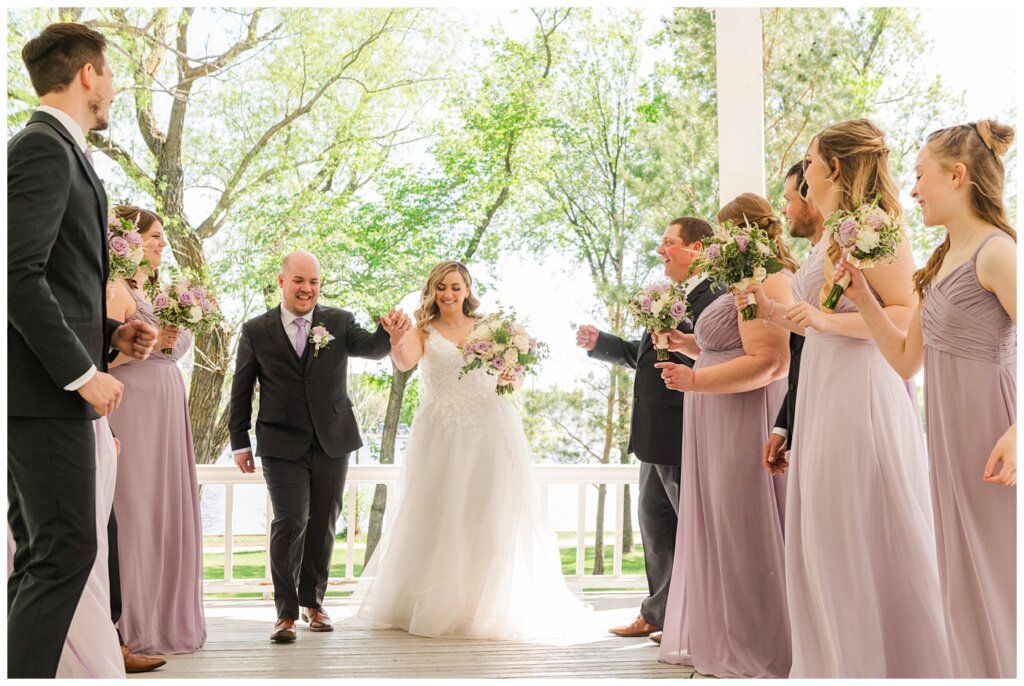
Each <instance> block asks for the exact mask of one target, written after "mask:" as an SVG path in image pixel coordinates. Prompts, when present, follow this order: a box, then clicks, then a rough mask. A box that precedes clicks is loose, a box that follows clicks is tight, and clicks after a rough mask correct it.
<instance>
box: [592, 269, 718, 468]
mask: <svg viewBox="0 0 1024 686" xmlns="http://www.w3.org/2000/svg"><path fill="white" fill-rule="evenodd" d="M725 292H726V289H724V288H713V287H712V286H711V283H710V282H709V281H708V280H707V279H705V280H704V281H702V282H701V283H699V284H698V285H697V286H696V287H695V288H694V289H693V290H692V291H690V293H689V294H687V296H686V299H687V301H689V303H690V309H691V311H692V312H693V321H692V322H691V321H690V320H684V321H683V322H682V323H681V324H680V325H679V327H678V329H679V330H680V331H682V332H684V333H693V327H694V326H695V325H696V323H697V319H698V318H699V317H700V315H701V312H703V311H704V308H705V307H707V306H708V305H710V304H711V303H712V302H713V301H714V300H715V298H717V297H718V296H720V295H721V294H722V293H725ZM587 354H588V355H589V356H591V357H593V358H594V359H597V360H602V361H604V362H611V363H613V364H619V365H622V366H624V367H630V368H632V369H635V370H636V377H635V380H634V382H633V416H632V419H631V421H630V427H629V451H630V452H632V453H635V454H636V457H637V459H638V460H640V461H641V462H647V463H650V464H661V465H671V466H674V467H678V466H679V464H680V460H681V459H682V457H681V456H682V450H683V397H684V395H685V394H684V393H680V392H679V391H673V390H671V389H668V388H666V387H665V382H664V381H662V380H661V370H660V369H657V368H656V367H655V366H654V364H655V362H657V351H656V350H655V349H654V345H653V344H652V343H651V334H650V332H648V331H644V334H643V337H642V338H641V339H640V340H639V341H627V340H624V339H622V338H619V337H618V336H612V335H610V334H606V333H604V332H601V334H600V335H599V336H598V337H597V345H596V346H594V349H593V350H591V351H590V352H588V353H587ZM669 355H670V356H671V358H672V359H671V361H672V362H677V363H680V364H685V365H686V366H687V367H692V366H693V360H691V359H690V358H689V357H686V356H685V355H679V354H676V353H669Z"/></svg>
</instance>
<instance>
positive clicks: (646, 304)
mask: <svg viewBox="0 0 1024 686" xmlns="http://www.w3.org/2000/svg"><path fill="white" fill-rule="evenodd" d="M653 304H654V301H653V300H651V297H650V296H644V298H643V300H641V301H640V311H641V312H646V313H647V314H650V313H651V307H652V305H653Z"/></svg>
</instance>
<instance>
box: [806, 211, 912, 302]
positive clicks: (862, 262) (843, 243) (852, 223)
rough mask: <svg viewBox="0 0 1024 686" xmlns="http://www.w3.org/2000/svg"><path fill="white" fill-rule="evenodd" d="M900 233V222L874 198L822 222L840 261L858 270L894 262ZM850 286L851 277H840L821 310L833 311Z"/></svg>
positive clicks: (835, 213) (845, 275)
mask: <svg viewBox="0 0 1024 686" xmlns="http://www.w3.org/2000/svg"><path fill="white" fill-rule="evenodd" d="M902 230H903V229H902V227H901V226H900V222H899V220H898V219H897V218H896V217H893V216H892V215H890V214H889V213H888V212H886V211H885V210H883V209H882V208H881V207H879V206H878V198H877V197H876V198H875V199H874V200H873V201H872V202H870V203H863V204H862V205H861V206H860V207H858V208H857V209H855V210H853V211H845V210H836V211H835V212H833V213H832V214H830V215H829V216H828V218H827V219H825V231H826V232H827V233H828V234H829V235H831V236H832V240H833V241H835V242H836V243H837V244H838V245H839V248H840V249H841V250H842V256H841V257H840V259H842V257H845V258H846V261H847V262H849V263H850V264H852V265H853V266H854V267H857V268H858V269H867V268H868V267H874V266H876V265H885V264H889V263H891V262H892V261H893V260H895V259H896V251H897V250H898V249H899V247H900V236H901V233H902ZM837 266H838V264H837ZM849 285H850V275H849V274H843V276H842V278H840V279H839V281H837V282H836V283H835V284H833V286H832V290H831V291H830V292H829V294H828V297H826V298H825V300H824V302H822V303H821V309H822V310H823V311H825V312H832V311H833V310H835V308H836V305H838V304H839V297H840V296H841V295H842V294H843V291H844V290H846V287H847V286H849Z"/></svg>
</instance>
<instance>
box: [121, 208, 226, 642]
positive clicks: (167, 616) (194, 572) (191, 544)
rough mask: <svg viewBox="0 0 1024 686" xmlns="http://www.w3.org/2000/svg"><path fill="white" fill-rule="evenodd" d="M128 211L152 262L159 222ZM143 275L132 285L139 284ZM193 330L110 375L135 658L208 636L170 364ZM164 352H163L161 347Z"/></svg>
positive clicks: (135, 304)
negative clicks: (117, 397)
mask: <svg viewBox="0 0 1024 686" xmlns="http://www.w3.org/2000/svg"><path fill="white" fill-rule="evenodd" d="M115 212H116V213H118V214H119V215H121V216H127V217H128V218H130V219H132V220H135V217H136V215H139V216H140V217H141V219H140V220H139V221H138V225H139V229H140V233H142V238H143V248H144V250H145V252H146V258H147V259H148V260H149V261H150V264H151V265H152V266H153V267H158V266H159V264H160V254H161V252H162V250H163V248H164V246H166V241H165V240H164V237H163V223H162V222H161V221H160V218H159V217H158V216H157V215H155V214H153V213H151V212H147V211H145V210H140V209H139V208H133V207H119V208H116V210H115ZM145 278H147V277H146V275H145V274H144V273H142V272H141V271H140V272H139V273H137V274H136V275H135V278H134V279H133V281H134V282H135V285H136V286H140V287H141V285H142V280H143V279H145ZM112 290H113V293H112V294H108V312H110V316H111V317H115V318H121V319H122V321H129V320H131V319H142V320H143V321H145V322H147V323H149V324H152V325H154V326H156V327H158V328H159V326H160V325H159V323H158V322H157V319H156V317H155V316H154V315H153V307H152V305H151V304H150V303H149V302H148V301H147V300H146V299H145V297H144V296H143V294H142V293H141V292H140V291H139V290H138V289H136V288H133V287H132V284H129V283H128V282H127V281H126V280H121V281H118V282H117V283H115V284H114V286H113V289H112ZM191 342H192V336H191V334H190V333H189V332H188V331H183V332H181V333H180V335H179V334H178V333H177V331H176V330H173V329H170V328H167V329H163V330H161V332H160V339H159V340H158V342H157V345H156V347H155V348H154V350H153V352H152V354H150V356H149V358H148V359H146V360H141V361H140V360H128V361H125V358H124V357H123V356H121V357H118V358H117V359H116V360H114V362H113V363H112V364H111V370H110V373H111V374H113V375H114V376H115V377H117V379H118V380H120V381H121V382H122V383H124V396H123V397H122V400H121V405H120V406H119V407H118V408H117V409H116V410H114V411H113V412H112V413H111V414H110V426H111V428H112V429H113V430H114V433H115V434H116V435H117V437H118V438H119V439H120V440H121V458H120V461H119V465H118V473H117V489H116V491H115V496H114V513H115V515H116V516H117V523H118V536H117V538H118V557H119V561H120V568H121V602H122V607H123V610H122V614H121V621H120V622H119V623H118V627H119V628H120V630H121V635H122V636H123V637H124V640H125V642H126V643H128V644H130V645H132V646H133V649H134V650H135V652H139V653H143V654H166V653H191V652H193V651H194V650H196V649H197V648H199V647H201V646H202V645H203V643H204V642H205V641H206V620H205V617H204V615H203V587H202V584H203V582H202V528H201V525H200V518H199V517H200V515H199V494H198V493H199V492H198V480H197V477H196V465H195V454H194V452H193V449H192V428H191V424H190V421H189V416H188V404H187V401H186V398H185V384H184V382H183V380H182V377H181V372H180V371H179V370H178V367H177V365H176V362H177V360H178V359H179V358H180V357H181V356H182V355H183V354H184V353H185V352H186V351H187V350H188V347H189V346H190V345H191ZM165 347H170V348H172V351H173V352H172V354H170V355H165V354H163V353H161V352H160V349H161V348H165Z"/></svg>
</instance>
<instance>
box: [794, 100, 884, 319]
mask: <svg viewBox="0 0 1024 686" xmlns="http://www.w3.org/2000/svg"><path fill="white" fill-rule="evenodd" d="M814 140H816V141H818V156H819V157H820V158H821V161H822V163H823V164H824V165H825V169H826V170H827V171H828V173H829V174H831V173H832V172H834V171H835V170H834V169H832V166H831V164H832V158H833V157H834V158H836V159H837V160H838V162H839V178H837V179H836V180H835V181H834V182H833V184H834V186H835V188H837V189H838V190H839V191H840V198H839V209H841V210H845V211H852V210H854V209H856V208H857V207H860V205H862V204H863V203H866V202H871V201H872V200H874V199H875V197H878V198H879V201H878V206H879V207H881V208H882V209H883V210H885V212H886V213H887V214H888V215H889V216H891V217H893V218H895V219H899V218H900V217H901V216H902V215H903V210H902V209H900V202H899V187H898V186H897V185H896V181H895V180H894V179H893V178H892V171H890V169H889V147H888V146H887V145H886V144H885V133H883V132H882V130H881V129H879V128H878V127H877V126H875V125H874V124H872V123H871V122H870V121H869V120H867V119H851V120H850V121H844V122H839V123H838V124H833V125H832V126H830V127H828V128H827V129H825V130H824V131H822V132H821V133H819V134H818V135H817V136H815V137H814ZM812 142H813V141H812ZM827 240H828V241H829V243H828V255H827V258H826V259H825V266H824V268H823V269H824V272H825V285H824V286H822V289H821V301H822V302H824V300H825V298H826V297H828V294H829V291H831V290H832V275H833V274H834V273H835V263H836V261H837V260H838V259H839V255H840V253H841V251H840V248H839V245H838V244H837V243H836V242H835V241H833V240H832V239H831V237H827Z"/></svg>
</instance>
